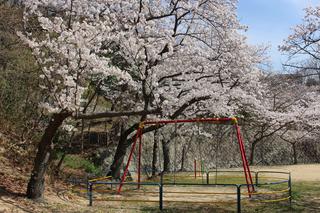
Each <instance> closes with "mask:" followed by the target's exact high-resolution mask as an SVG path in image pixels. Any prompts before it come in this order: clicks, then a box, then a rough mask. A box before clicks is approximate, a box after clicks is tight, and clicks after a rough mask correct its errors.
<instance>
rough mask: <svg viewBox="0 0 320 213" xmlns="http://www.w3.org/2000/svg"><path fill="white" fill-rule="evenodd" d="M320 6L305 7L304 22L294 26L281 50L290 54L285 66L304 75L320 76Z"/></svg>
mask: <svg viewBox="0 0 320 213" xmlns="http://www.w3.org/2000/svg"><path fill="white" fill-rule="evenodd" d="M319 45H320V6H316V7H309V8H306V9H305V16H304V18H303V23H302V24H299V25H296V26H295V27H294V28H293V33H292V34H291V35H289V36H288V38H287V39H286V40H285V41H284V44H283V45H281V46H280V50H281V51H283V52H284V53H287V54H288V62H287V63H285V64H284V65H285V67H287V68H291V69H294V70H295V71H297V70H298V71H299V72H300V73H301V74H302V75H303V76H306V77H307V76H319V73H320V72H319V71H320V67H319V63H320V54H319V47H320V46H319Z"/></svg>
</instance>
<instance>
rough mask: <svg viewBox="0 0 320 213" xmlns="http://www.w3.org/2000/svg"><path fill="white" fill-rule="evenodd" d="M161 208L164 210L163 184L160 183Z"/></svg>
mask: <svg viewBox="0 0 320 213" xmlns="http://www.w3.org/2000/svg"><path fill="white" fill-rule="evenodd" d="M159 209H160V210H161V211H162V209H163V185H162V183H160V185H159Z"/></svg>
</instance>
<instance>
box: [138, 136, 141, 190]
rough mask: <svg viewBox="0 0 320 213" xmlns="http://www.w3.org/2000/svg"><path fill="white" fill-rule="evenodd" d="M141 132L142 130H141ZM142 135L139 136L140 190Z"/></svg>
mask: <svg viewBox="0 0 320 213" xmlns="http://www.w3.org/2000/svg"><path fill="white" fill-rule="evenodd" d="M140 131H141V130H140ZM141 140H142V134H141V133H140V134H139V155H138V189H140V181H141V152H142V142H141Z"/></svg>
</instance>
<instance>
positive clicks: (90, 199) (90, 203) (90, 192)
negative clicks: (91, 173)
mask: <svg viewBox="0 0 320 213" xmlns="http://www.w3.org/2000/svg"><path fill="white" fill-rule="evenodd" d="M92 197H93V195H92V183H89V206H92Z"/></svg>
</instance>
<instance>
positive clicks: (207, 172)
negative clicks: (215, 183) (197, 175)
mask: <svg viewBox="0 0 320 213" xmlns="http://www.w3.org/2000/svg"><path fill="white" fill-rule="evenodd" d="M207 184H209V172H207Z"/></svg>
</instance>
